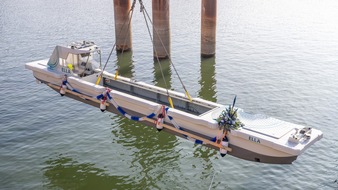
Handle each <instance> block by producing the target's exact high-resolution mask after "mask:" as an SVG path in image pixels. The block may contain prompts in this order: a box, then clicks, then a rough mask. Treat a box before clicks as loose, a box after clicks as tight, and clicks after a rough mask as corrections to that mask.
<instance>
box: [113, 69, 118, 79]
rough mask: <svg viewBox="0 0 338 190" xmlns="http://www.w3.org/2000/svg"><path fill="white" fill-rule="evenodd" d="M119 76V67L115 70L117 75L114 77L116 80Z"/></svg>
mask: <svg viewBox="0 0 338 190" xmlns="http://www.w3.org/2000/svg"><path fill="white" fill-rule="evenodd" d="M118 76H119V70H118V69H116V70H115V77H114V80H117V77H118Z"/></svg>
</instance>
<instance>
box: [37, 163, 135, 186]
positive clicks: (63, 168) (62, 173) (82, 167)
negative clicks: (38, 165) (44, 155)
mask: <svg viewBox="0 0 338 190" xmlns="http://www.w3.org/2000/svg"><path fill="white" fill-rule="evenodd" d="M46 164H47V165H48V166H47V167H46V168H44V170H45V172H44V176H45V177H47V178H48V180H49V181H50V182H49V183H48V184H46V185H44V187H45V188H47V189H51V188H57V187H58V188H61V189H113V188H114V189H130V188H135V187H137V185H138V184H136V183H132V184H130V183H127V181H126V180H125V178H126V177H124V176H109V175H108V174H106V173H105V171H104V170H102V169H99V168H96V167H95V166H94V164H91V163H78V162H77V161H75V160H73V159H72V158H68V157H59V158H57V159H54V160H47V161H46Z"/></svg>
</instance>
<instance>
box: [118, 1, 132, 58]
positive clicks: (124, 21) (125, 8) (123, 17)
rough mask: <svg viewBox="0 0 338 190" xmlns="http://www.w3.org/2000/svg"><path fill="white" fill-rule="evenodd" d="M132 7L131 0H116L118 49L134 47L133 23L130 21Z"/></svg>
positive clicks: (126, 49) (123, 49)
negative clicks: (132, 36)
mask: <svg viewBox="0 0 338 190" xmlns="http://www.w3.org/2000/svg"><path fill="white" fill-rule="evenodd" d="M130 8H131V3H130V0H114V18H115V38H116V41H115V42H116V51H118V52H121V51H128V50H130V49H131V48H132V43H131V23H129V26H128V22H129V18H130V14H128V13H129V10H130Z"/></svg>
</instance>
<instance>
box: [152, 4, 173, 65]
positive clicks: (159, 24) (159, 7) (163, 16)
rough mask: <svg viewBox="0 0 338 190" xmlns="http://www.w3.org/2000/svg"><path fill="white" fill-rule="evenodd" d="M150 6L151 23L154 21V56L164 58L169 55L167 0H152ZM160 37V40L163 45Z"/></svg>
mask: <svg viewBox="0 0 338 190" xmlns="http://www.w3.org/2000/svg"><path fill="white" fill-rule="evenodd" d="M152 8H153V23H154V26H153V38H154V47H153V50H154V57H158V58H160V59H165V58H168V57H170V14H169V0H153V1H152ZM155 30H156V31H157V32H156V31H155ZM160 39H161V40H162V43H163V45H162V43H161V40H160ZM163 46H164V47H163ZM165 50H167V52H168V54H169V55H167V53H166V51H165Z"/></svg>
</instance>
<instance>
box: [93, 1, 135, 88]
mask: <svg viewBox="0 0 338 190" xmlns="http://www.w3.org/2000/svg"><path fill="white" fill-rule="evenodd" d="M135 3H136V0H134V1H133V4H132V6H131V8H130V10H129V11H128V13H127V15H129V14H130V13H131V16H130V17H129V20H128V29H129V26H130V22H131V19H132V17H133V13H134V7H135ZM125 24H126V21H124V22H123V25H122V27H121V29H120V31H119V33H118V36H119V35H120V34H121V32H122V30H123V28H124V26H125ZM125 40H126V39H125ZM115 47H116V41H115V43H114V45H113V48H112V49H111V51H110V53H109V56H108V59H107V61H106V63H105V64H104V67H103V69H102V71H101V73H100V75H99V77H98V78H97V81H96V85H98V84H99V83H100V80H101V78H102V75H103V71H104V70H105V69H106V67H107V64H108V62H109V59H110V57H111V55H112V53H113V51H114V49H115Z"/></svg>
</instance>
